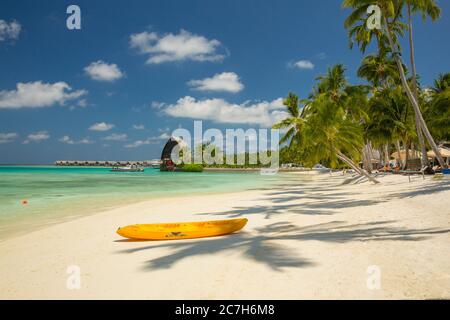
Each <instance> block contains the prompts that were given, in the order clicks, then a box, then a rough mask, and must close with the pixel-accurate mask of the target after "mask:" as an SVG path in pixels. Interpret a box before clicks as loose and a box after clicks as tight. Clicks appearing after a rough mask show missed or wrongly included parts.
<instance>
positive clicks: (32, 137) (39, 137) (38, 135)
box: [23, 131, 50, 144]
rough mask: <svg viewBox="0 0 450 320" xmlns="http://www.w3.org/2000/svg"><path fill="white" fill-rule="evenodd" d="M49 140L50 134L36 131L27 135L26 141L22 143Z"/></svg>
mask: <svg viewBox="0 0 450 320" xmlns="http://www.w3.org/2000/svg"><path fill="white" fill-rule="evenodd" d="M48 139H50V134H49V133H48V132H47V131H38V132H35V133H31V134H29V135H28V137H27V139H26V140H25V141H24V142H23V143H24V144H28V143H30V142H41V141H44V140H48Z"/></svg>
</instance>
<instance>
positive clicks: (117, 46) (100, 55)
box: [0, 0, 450, 164]
mask: <svg viewBox="0 0 450 320" xmlns="http://www.w3.org/2000/svg"><path fill="white" fill-rule="evenodd" d="M340 3H341V1H336V0H323V1H299V0H281V1H280V0H277V1H274V0H273V1H269V0H267V1H258V0H251V1H250V0H239V1H238V0H228V1H213V0H189V1H181V0H180V1H175V0H164V1H162V0H161V1H156V0H154V1H137V0H129V1H99V0H96V1H92V0H91V1H81V0H78V1H56V0H55V1H32V0H27V1H25V0H2V1H1V2H0V163H33V164H34V163H51V162H53V161H55V160H58V159H86V160H90V159H92V160H94V159H95V160H97V159H98V160H106V159H108V160H109V159H110V160H120V159H124V160H125V159H126V160H138V159H152V158H158V157H159V156H160V151H161V148H162V145H163V143H164V139H165V137H166V136H167V134H170V132H171V131H172V130H174V129H176V128H178V127H184V128H187V129H191V128H192V123H193V120H194V119H203V120H204V127H205V128H208V127H214V128H219V129H221V130H223V129H225V128H236V127H242V128H248V127H255V128H259V127H267V126H269V125H270V123H271V121H274V120H275V119H278V118H280V117H282V116H283V109H282V108H281V106H280V100H279V99H280V98H282V97H284V96H286V95H287V93H288V92H289V91H294V92H296V93H298V94H299V95H300V96H302V97H305V96H306V95H307V94H308V93H309V91H310V90H311V88H312V86H313V84H314V79H315V77H316V76H317V75H320V74H323V73H324V72H325V71H326V69H327V67H329V66H332V65H333V64H336V63H343V64H345V65H346V66H347V68H348V72H347V76H348V78H349V80H350V81H351V82H353V83H359V82H361V80H360V79H357V78H356V75H355V73H356V69H357V68H358V65H359V63H360V61H361V58H362V56H361V54H360V53H359V51H358V50H357V49H354V50H350V49H349V47H348V39H347V34H346V30H345V29H344V28H343V21H344V19H345V17H346V15H347V14H348V12H346V11H343V10H341V8H340ZM70 4H77V5H78V6H79V7H80V8H81V26H82V29H81V30H68V29H67V27H66V19H67V17H68V14H66V8H67V7H68V6H69V5H70ZM440 5H441V7H442V9H443V16H442V18H441V19H440V20H439V21H438V22H436V23H431V22H427V23H423V22H422V21H421V20H420V19H417V23H416V38H415V40H416V50H417V52H416V56H417V57H416V58H417V64H418V71H419V73H420V76H421V80H422V83H423V84H431V83H432V80H433V79H434V78H435V77H436V76H437V75H438V74H439V73H442V72H448V71H450V61H449V59H448V52H449V51H450V41H448V40H449V39H448V38H449V36H448V30H450V3H449V2H448V1H440ZM18 26H19V27H18ZM405 48H406V46H405ZM19 84H22V85H20V87H18V85H19Z"/></svg>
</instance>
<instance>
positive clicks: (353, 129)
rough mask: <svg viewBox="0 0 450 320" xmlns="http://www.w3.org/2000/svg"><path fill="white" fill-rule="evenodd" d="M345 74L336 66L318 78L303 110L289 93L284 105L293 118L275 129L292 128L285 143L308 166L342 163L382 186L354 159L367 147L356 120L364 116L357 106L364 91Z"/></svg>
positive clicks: (284, 140) (339, 66)
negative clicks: (325, 162) (294, 150)
mask: <svg viewBox="0 0 450 320" xmlns="http://www.w3.org/2000/svg"><path fill="white" fill-rule="evenodd" d="M344 72H345V68H344V66H342V65H336V66H335V67H333V68H330V69H329V70H328V73H327V75H326V76H322V77H319V78H317V79H318V80H319V82H318V83H317V85H316V86H315V88H314V91H313V94H312V95H311V96H310V99H309V100H307V101H306V102H305V103H306V105H305V106H304V107H303V108H302V109H301V111H300V109H299V100H298V97H297V96H295V95H294V94H289V96H288V97H287V98H286V99H285V101H284V102H285V105H286V106H287V109H288V112H289V114H290V115H291V116H290V117H289V118H288V119H286V120H284V121H282V122H281V123H279V124H276V125H275V126H274V127H275V128H288V131H287V133H286V135H285V136H284V137H283V138H282V139H281V143H285V142H289V145H290V148H295V149H296V151H297V152H298V153H300V154H301V155H302V160H303V162H304V163H306V164H309V165H313V164H315V163H318V162H321V161H327V162H329V163H331V165H337V162H338V160H341V161H343V162H344V163H346V164H347V165H348V166H350V167H351V168H353V169H354V170H355V171H356V172H357V173H359V174H360V175H363V176H365V177H366V178H367V179H369V180H370V181H372V182H374V183H379V182H378V181H377V180H376V179H374V178H373V177H371V176H370V175H369V174H368V173H367V172H366V171H365V170H363V169H360V168H359V167H358V165H357V164H355V162H354V161H353V160H352V158H353V159H358V157H359V156H360V150H361V149H362V146H363V145H364V139H363V132H362V126H361V124H360V122H359V121H354V119H355V118H356V119H358V118H360V117H361V116H362V114H363V113H362V112H361V113H359V112H357V111H356V107H355V103H357V102H360V101H362V100H361V99H362V96H361V95H362V92H363V88H362V87H358V86H355V87H352V86H349V85H348V84H347V81H346V79H345V75H344Z"/></svg>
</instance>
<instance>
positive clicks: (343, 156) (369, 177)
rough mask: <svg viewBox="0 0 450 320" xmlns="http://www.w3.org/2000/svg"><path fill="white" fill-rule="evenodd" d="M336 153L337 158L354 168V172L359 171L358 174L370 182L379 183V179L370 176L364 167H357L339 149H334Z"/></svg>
mask: <svg viewBox="0 0 450 320" xmlns="http://www.w3.org/2000/svg"><path fill="white" fill-rule="evenodd" d="M335 152H336V155H337V157H338V158H339V159H341V160H342V161H344V162H345V163H346V164H348V165H349V166H350V168H352V169H353V170H355V171H356V172H358V173H359V175H361V176H364V177H366V178H367V179H368V180H369V181H370V182H373V183H375V184H378V183H380V181H378V180H376V179H375V178H373V177H371V176H370V175H369V174H368V173H367V171H366V170H364V169H360V168H358V166H357V165H356V164H355V163H354V162H353V161H352V160H351V159H350V158H348V157H347V156H346V155H344V154H343V153H342V152H340V151H339V150H337V149H335Z"/></svg>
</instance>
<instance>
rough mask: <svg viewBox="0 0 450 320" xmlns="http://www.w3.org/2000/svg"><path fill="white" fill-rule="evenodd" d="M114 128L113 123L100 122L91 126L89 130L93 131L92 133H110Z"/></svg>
mask: <svg viewBox="0 0 450 320" xmlns="http://www.w3.org/2000/svg"><path fill="white" fill-rule="evenodd" d="M114 127H115V126H114V125H113V124H111V123H106V122H98V123H94V124H93V125H92V126H90V127H89V130H91V131H108V130H111V129H112V128H114Z"/></svg>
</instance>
